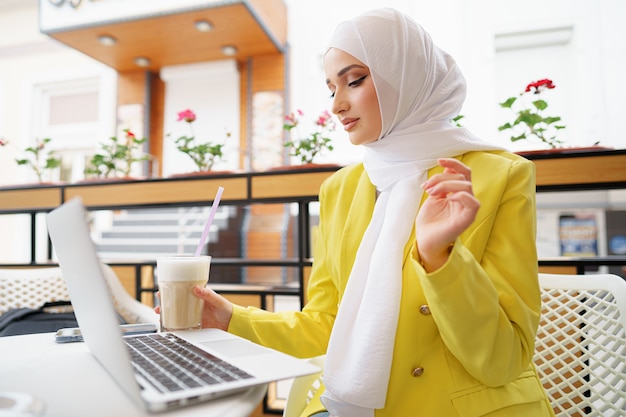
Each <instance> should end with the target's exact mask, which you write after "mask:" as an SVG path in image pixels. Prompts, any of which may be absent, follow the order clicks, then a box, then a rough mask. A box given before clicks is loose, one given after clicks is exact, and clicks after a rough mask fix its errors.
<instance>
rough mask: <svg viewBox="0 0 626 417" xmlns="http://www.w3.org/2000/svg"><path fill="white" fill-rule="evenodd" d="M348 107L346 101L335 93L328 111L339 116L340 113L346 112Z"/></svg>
mask: <svg viewBox="0 0 626 417" xmlns="http://www.w3.org/2000/svg"><path fill="white" fill-rule="evenodd" d="M349 107H350V106H349V103H348V102H347V100H345V98H344V97H343V96H342V95H340V94H338V93H335V97H333V104H332V106H331V109H330V111H332V112H333V114H340V113H341V112H343V111H346V110H348V108H349Z"/></svg>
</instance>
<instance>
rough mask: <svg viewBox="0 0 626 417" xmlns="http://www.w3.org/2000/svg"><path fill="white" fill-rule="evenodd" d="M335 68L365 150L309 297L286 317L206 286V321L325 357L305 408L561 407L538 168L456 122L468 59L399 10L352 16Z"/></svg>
mask: <svg viewBox="0 0 626 417" xmlns="http://www.w3.org/2000/svg"><path fill="white" fill-rule="evenodd" d="M324 69H325V72H326V76H327V85H328V88H329V89H330V91H331V93H332V97H333V99H332V100H333V103H332V111H333V113H334V114H335V115H336V116H337V117H338V119H339V121H340V122H341V123H342V125H343V126H344V129H345V131H346V132H347V133H348V137H349V139H350V141H351V142H352V143H353V144H356V145H361V146H363V147H364V148H365V154H364V160H363V163H362V164H357V165H354V166H350V167H346V168H343V169H341V170H339V171H338V172H337V173H336V174H334V175H333V176H332V177H331V178H329V179H328V180H327V181H326V182H325V183H324V184H323V186H322V188H321V191H320V226H319V230H318V233H319V234H318V236H317V239H316V246H315V248H314V259H315V260H314V263H313V267H312V271H311V276H310V279H309V285H308V288H307V295H308V299H309V302H308V303H307V305H306V306H305V307H304V308H303V310H302V311H301V312H300V311H294V312H280V313H273V312H267V311H263V310H260V309H256V308H244V307H241V306H236V305H232V304H231V303H229V302H228V301H226V300H225V299H224V298H222V297H220V296H219V295H217V294H215V293H214V292H212V291H211V290H209V289H204V288H200V287H197V288H196V289H195V292H196V295H197V296H198V297H201V298H203V299H204V300H205V301H206V302H205V310H204V323H203V324H204V325H205V326H206V327H219V328H222V329H225V330H228V331H229V332H233V333H236V334H239V335H241V336H244V337H247V338H249V339H250V340H252V341H254V342H257V343H260V344H263V345H266V346H270V347H273V348H275V349H278V350H281V351H284V352H286V353H289V354H292V355H295V356H299V357H312V356H316V355H320V354H324V353H326V354H327V356H326V365H325V371H324V385H325V388H326V389H325V391H324V390H320V391H319V392H320V393H321V392H322V391H324V392H323V395H322V396H321V398H317V399H315V400H314V401H312V402H311V403H310V404H309V406H308V407H307V409H306V410H305V413H304V414H303V416H309V415H316V413H318V412H321V411H323V410H325V409H326V410H329V412H330V415H331V416H339V417H352V416H359V417H362V416H374V415H376V416H393V417H402V416H411V417H412V416H432V417H441V416H445V417H449V416H467V417H470V416H471V417H477V416H507V417H510V416H524V417H528V416H534V417H542V416H552V415H553V413H552V411H551V409H550V406H549V403H548V401H547V398H546V396H545V394H544V392H543V389H542V387H541V384H540V382H539V380H538V377H537V375H536V373H535V371H534V368H533V365H532V356H533V350H534V338H535V332H536V329H537V325H538V320H539V313H540V295H539V286H538V280H537V257H536V251H535V183H534V165H533V164H532V163H530V162H528V161H526V160H525V159H523V158H520V157H518V156H516V155H514V154H512V153H509V152H506V151H504V150H501V149H497V148H496V147H495V146H493V145H490V144H488V143H485V142H482V141H480V140H478V139H476V138H475V137H474V136H473V135H472V134H471V133H470V132H469V131H468V130H466V129H464V128H459V127H455V126H454V125H453V124H452V123H451V122H450V120H451V119H453V118H454V117H455V116H457V115H458V114H459V111H460V109H461V106H462V104H463V101H464V98H465V81H464V79H463V77H462V75H461V73H460V71H459V69H458V67H457V66H456V64H455V62H454V60H453V59H452V58H451V57H450V56H449V55H447V54H446V53H445V52H443V51H442V50H440V49H439V48H438V47H437V46H436V45H434V44H433V42H432V40H431V39H430V37H429V35H428V34H427V33H426V32H425V31H424V30H423V29H422V28H421V27H420V26H419V25H417V24H416V23H415V22H414V21H413V20H411V19H409V18H407V17H406V16H404V15H402V14H400V13H399V12H397V11H395V10H393V9H380V10H373V11H371V12H367V13H364V14H362V15H360V16H357V17H356V18H354V19H352V20H350V21H347V22H344V23H342V24H340V25H339V26H338V28H337V30H336V32H335V33H334V35H333V37H332V38H331V41H330V43H329V49H328V50H327V52H326V54H325V56H324ZM319 415H327V414H319Z"/></svg>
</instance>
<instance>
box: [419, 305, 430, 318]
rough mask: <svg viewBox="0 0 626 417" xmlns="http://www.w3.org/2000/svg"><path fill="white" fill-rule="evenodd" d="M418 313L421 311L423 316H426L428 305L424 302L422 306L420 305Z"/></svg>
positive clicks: (428, 309)
mask: <svg viewBox="0 0 626 417" xmlns="http://www.w3.org/2000/svg"><path fill="white" fill-rule="evenodd" d="M420 313H422V314H423V315H425V316H428V315H429V314H430V307H428V306H427V305H426V304H424V305H423V306H420Z"/></svg>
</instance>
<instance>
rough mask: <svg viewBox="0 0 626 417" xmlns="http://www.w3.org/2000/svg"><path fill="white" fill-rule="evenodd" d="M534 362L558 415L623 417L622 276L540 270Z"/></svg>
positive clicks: (625, 305) (625, 337)
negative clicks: (539, 298) (554, 272)
mask: <svg viewBox="0 0 626 417" xmlns="http://www.w3.org/2000/svg"><path fill="white" fill-rule="evenodd" d="M539 283H540V285H541V294H542V295H541V297H542V317H541V321H540V324H539V331H538V333H537V339H536V346H535V356H534V362H535V366H536V368H537V371H538V373H539V377H540V378H541V382H542V384H543V386H544V388H545V390H546V392H547V393H548V396H549V398H550V401H551V403H552V407H553V409H554V412H555V413H556V415H557V416H586V417H590V416H591V417H595V416H597V417H601V416H626V281H624V280H623V279H622V278H621V277H619V276H616V275H610V274H602V275H555V274H539Z"/></svg>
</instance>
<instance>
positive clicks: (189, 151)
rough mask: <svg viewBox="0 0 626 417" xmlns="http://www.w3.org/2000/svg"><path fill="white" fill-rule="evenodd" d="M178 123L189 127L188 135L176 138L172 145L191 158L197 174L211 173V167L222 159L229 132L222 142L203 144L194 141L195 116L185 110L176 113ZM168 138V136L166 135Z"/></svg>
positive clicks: (190, 111)
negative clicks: (182, 122)
mask: <svg viewBox="0 0 626 417" xmlns="http://www.w3.org/2000/svg"><path fill="white" fill-rule="evenodd" d="M177 121H178V122H181V121H184V122H185V123H187V125H188V126H189V130H190V132H191V134H190V135H183V136H180V137H179V138H177V139H176V140H175V141H174V143H175V145H176V149H178V150H179V151H180V152H182V153H184V154H186V155H187V156H189V158H191V160H192V161H193V163H194V164H195V165H196V168H197V172H208V171H211V169H212V168H213V165H214V164H215V163H216V162H218V161H219V160H221V159H222V158H224V145H225V142H226V140H227V139H228V138H229V137H230V136H231V133H230V132H226V135H225V138H224V141H223V142H210V141H209V142H204V143H199V142H197V141H196V136H195V134H194V130H193V123H194V122H195V121H196V114H195V113H194V112H193V111H192V110H190V109H186V110H183V111H181V112H178V119H177ZM168 136H169V134H168Z"/></svg>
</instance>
